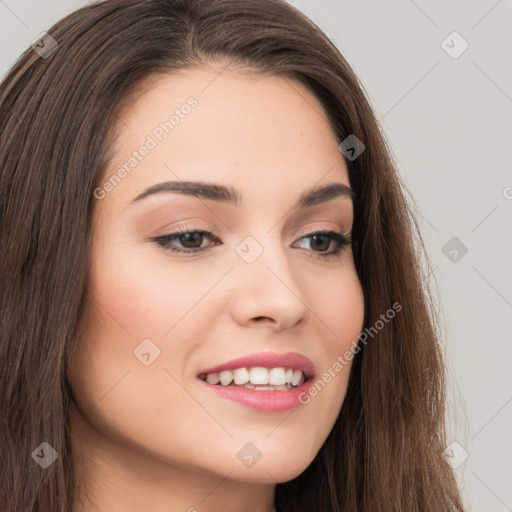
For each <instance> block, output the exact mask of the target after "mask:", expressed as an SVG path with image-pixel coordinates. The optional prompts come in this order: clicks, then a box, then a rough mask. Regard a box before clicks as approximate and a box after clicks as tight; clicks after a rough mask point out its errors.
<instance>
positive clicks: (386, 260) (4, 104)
mask: <svg viewBox="0 0 512 512" xmlns="http://www.w3.org/2000/svg"><path fill="white" fill-rule="evenodd" d="M49 35H50V36H51V38H53V39H54V40H55V41H56V44H57V46H56V47H55V48H53V50H52V51H49V54H45V55H44V56H41V55H40V53H41V52H37V51H35V50H33V49H28V50H27V51H26V52H25V53H24V54H23V55H22V56H21V57H20V59H19V60H18V61H17V62H16V63H15V65H14V66H13V67H12V69H11V70H10V72H9V73H8V75H7V77H6V78H5V79H4V81H3V82H2V84H1V90H0V169H1V175H0V223H1V233H0V238H1V255H0V262H1V263H0V269H1V270H0V281H1V294H0V297H1V302H0V315H1V329H2V330H1V340H0V363H1V372H0V393H1V401H0V427H1V428H0V432H1V436H2V442H1V445H0V460H1V461H2V470H1V471H0V475H1V476H0V479H1V480H0V509H1V510H2V511H3V512H20V511H39V512H50V511H51V512H56V511H57V512H67V511H69V510H70V509H71V504H72V503H73V497H74V494H73V493H74V492H75V491H74V487H73V477H72V470H71V468H72V466H71V453H70V444H69V434H70V433H69V427H68V423H67V408H68V404H69V403H70V400H72V394H71V389H70V387H69V384H68V381H67V363H68V361H69V358H70V356H71V355H72V353H73V350H74V347H75V346H76V342H77V341H76V340H77V338H78V336H77V334H78V331H79V326H80V319H81V318H82V314H83V312H84V303H85V296H86V293H87V272H88V265H89V258H90V249H91V247H90V238H91V216H92V212H93V208H94V204H95V199H94V196H93V191H94V188H95V187H96V186H97V185H98V183H99V180H100V178H101V174H102V171H103V170H104V168H105V163H106V162H107V156H108V141H110V140H112V133H113V131H114V129H115V126H116V123H117V122H118V118H117V115H116V111H117V109H118V108H119V107H120V105H122V104H126V102H127V101H129V98H130V94H131V93H132V92H133V91H134V90H135V88H136V86H137V84H140V83H141V81H142V80H143V79H145V78H149V77H151V76H152V75H155V74H159V73H172V72H173V71H177V70H183V69H190V68H193V67H194V66H198V65H201V64H203V63H206V62H209V61H215V62H221V63H222V62H225V63H226V64H227V63H233V64H236V65H238V66H239V67H240V68H242V67H244V68H247V69H251V70H254V71H255V72H261V73H271V74H276V75H280V76H283V77H286V78H287V79H290V81H291V82H290V83H293V82H292V80H298V81H300V82H301V83H303V84H305V85H306V86H307V87H308V88H309V90H311V91H312V93H313V94H314V95H315V96H316V97H317V98H318V99H319V100H320V101H321V103H322V105H323V106H324V108H325V112H326V114H327V116H328V118H329V120H330V122H331V123H332V126H333V129H334V130H335V132H336V135H337V136H338V138H339V141H340V142H341V141H343V140H345V138H346V137H347V136H349V135H355V136H356V137H357V138H358V139H359V140H361V141H362V142H363V143H364V145H365V149H364V151H363V152H362V153H361V154H360V156H359V157H358V158H356V159H352V158H347V159H346V163H347V167H348V171H349V181H350V185H351V187H352V189H353V190H354V192H355V194H356V202H355V210H354V226H353V253H354V259H355V264H356V269H357V273H358V275H359V278H360V281H361V284H362V287H363V291H364V296H365V320H364V326H365V329H366V328H370V327H371V326H373V325H374V324H375V323H376V322H377V321H379V319H380V318H381V315H382V314H383V313H384V312H386V311H387V310H389V309H390V307H391V305H392V304H395V303H398V304H400V305H401V307H402V310H401V311H400V313H399V314H397V315H396V316H395V317H394V318H393V320H392V321H390V322H389V323H388V324H387V325H386V326H385V328H383V329H380V330H378V332H375V333H372V339H371V340H369V341H367V342H365V343H361V342H360V344H359V346H358V349H359V350H358V352H357V354H356V355H355V356H354V361H353V365H352V368H351V374H350V380H349V385H348V391H347V395H346V398H345V401H344V403H343V406H342V409H341V412H340V414H339V417H338V418H337V420H336V423H335V425H334V427H333V429H332V431H331V432H330V434H329V436H328V438H327V440H326V441H325V443H324V445H323V446H322V448H321V449H320V451H319V453H318V454H317V456H316V457H315V459H314V460H313V462H312V463H311V464H310V466H309V467H308V468H307V469H306V470H305V471H304V472H303V473H302V474H300V475H299V476H297V477H296V478H295V479H293V480H291V481H288V482H284V483H279V484H277V486H276V495H275V503H276V507H277V510H278V511H279V512H299V511H306V512H309V511H313V510H315V511H320V512H328V511H336V512H342V511H343V512H348V511H351V512H352V511H358V512H370V511H371V512H376V511H385V512H392V511H401V512H420V511H421V512H430V511H432V512H434V511H435V512H441V511H448V510H457V511H462V510H463V504H462V500H461V497H460V494H459V490H458V488H457V484H456V481H455V479H454V476H453V473H452V470H451V469H450V467H449V466H448V465H447V463H446V462H445V461H444V459H443V458H442V452H443V450H444V448H445V445H446V441H445V417H444V415H445V394H444V393H445V391H444V390H445V367H444V364H443V358H442V350H441V346H440V343H439V332H438V324H437V319H436V318H435V308H434V307H432V303H433V302H432V297H431V292H430V291H429V287H428V283H427V282H424V277H425V276H424V270H423V269H422V266H421V261H422V258H424V252H425V250H424V246H423V242H422V240H421V235H420V234H419V230H418V227H417V225H416V222H415V220H414V215H413V213H412V209H411V207H410V206H409V203H408V202H407V201H406V198H405V190H406V189H405V187H404V185H403V184H402V183H401V181H400V178H399V176H398V174H397V172H396V166H395V164H394V162H393V158H392V156H391V152H390V150H389V148H388V147H387V145H386V142H385V139H384V137H383V135H382V134H381V132H380V129H379V126H378V123H377V121H376V119H375V116H374V113H373V112H372V109H371V107H370V105H369V102H368V100H367V98H366V94H365V92H364V89H363V87H362V85H361V84H360V83H359V81H358V79H357V77H356V75H355V74H354V72H353V71H352V69H351V68H350V67H349V65H348V64H347V62H346V61H345V59H344V58H343V57H342V56H341V55H340V53H339V51H338V50H337V49H336V47H335V46H334V45H333V43H332V42H331V41H329V39H328V38H327V37H326V36H325V35H324V34H323V33H322V32H321V31H320V30H319V29H318V28H317V27H316V26H315V25H314V24H313V23H312V22H311V21H310V20H308V19H307V18H306V17H305V16H304V15H303V14H302V13H301V12H299V11H298V10H296V9H295V8H293V7H292V6H290V5H288V4H287V3H286V2H285V1H284V0H146V1H141V0H108V1H105V2H100V3H96V4H91V5H89V6H87V7H84V8H82V9H80V10H78V11H76V12H74V13H72V14H71V15H69V16H67V17H66V18H64V19H62V20H61V21H59V22H58V23H56V24H55V25H54V26H53V27H52V28H51V29H49ZM46 45H47V46H48V41H46ZM376 331H377V330H376ZM42 442H47V443H49V444H50V445H51V446H52V447H53V448H54V449H55V451H56V452H57V454H58V458H57V459H56V461H55V462H54V463H53V464H52V465H51V466H50V467H48V468H47V469H43V468H41V467H40V466H39V465H38V464H35V463H34V461H33V460H32V457H31V454H32V453H33V452H34V450H35V449H36V448H37V447H38V446H40V444H41V443H42Z"/></svg>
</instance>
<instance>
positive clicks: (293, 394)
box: [198, 379, 310, 412]
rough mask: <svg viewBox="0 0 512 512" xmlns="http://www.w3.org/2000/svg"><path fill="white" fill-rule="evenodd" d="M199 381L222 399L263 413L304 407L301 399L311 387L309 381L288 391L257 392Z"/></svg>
mask: <svg viewBox="0 0 512 512" xmlns="http://www.w3.org/2000/svg"><path fill="white" fill-rule="evenodd" d="M198 380H199V381H200V382H201V383H202V384H203V385H205V386H208V389H211V390H212V391H213V392H214V393H216V394H217V395H218V396H220V397H221V398H226V399H227V400H231V401H233V402H238V403H240V404H242V405H245V406H246V407H250V408H251V409H256V410H257V411H261V412H283V411H288V410H290V409H294V408H295V407H299V406H301V405H304V404H303V403H302V402H301V401H300V400H299V397H305V396H307V389H308V388H309V385H310V381H309V379H308V380H307V381H305V382H304V383H303V384H301V385H300V386H297V387H296V388H292V389H289V390H288V391H257V390H254V389H248V388H239V387H235V386H219V385H214V384H208V383H207V382H205V381H204V380H201V379H198Z"/></svg>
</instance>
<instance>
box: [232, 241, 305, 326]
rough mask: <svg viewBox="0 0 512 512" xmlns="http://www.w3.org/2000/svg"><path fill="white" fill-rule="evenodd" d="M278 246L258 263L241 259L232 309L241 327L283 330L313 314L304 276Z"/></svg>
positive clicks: (234, 277)
mask: <svg viewBox="0 0 512 512" xmlns="http://www.w3.org/2000/svg"><path fill="white" fill-rule="evenodd" d="M271 243H272V244H273V245H272V247H270V244H271ZM278 245H279V244H278V243H273V242H269V243H267V244H266V247H265V248H264V250H263V252H262V254H261V255H260V256H259V257H258V258H257V259H256V261H254V262H252V263H248V262H247V261H245V260H243V259H242V258H240V260H238V261H237V263H236V268H235V269H234V272H232V275H231V283H232V288H231V290H230V292H231V293H232V298H231V300H230V309H231V315H232V317H233V319H234V320H235V321H236V322H237V323H238V324H239V325H242V326H245V327H250V326H262V327H270V328H272V329H273V330H275V331H281V330H283V329H287V328H290V327H294V326H296V325H298V324H299V323H301V322H302V323H304V322H305V321H306V319H307V318H308V316H309V315H310V314H311V308H310V307H309V305H308V304H307V302H306V299H305V296H304V293H303V291H302V289H301V287H300V284H301V283H300V281H301V279H300V275H299V274H298V273H297V272H293V269H291V268H290V264H289V261H288V259H287V257H286V254H285V250H284V248H283V247H282V246H279V247H278Z"/></svg>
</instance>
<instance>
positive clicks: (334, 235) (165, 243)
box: [150, 228, 352, 259]
mask: <svg viewBox="0 0 512 512" xmlns="http://www.w3.org/2000/svg"><path fill="white" fill-rule="evenodd" d="M193 233H198V234H200V235H201V236H206V237H207V238H209V239H210V240H212V241H213V242H215V245H221V244H219V243H218V242H220V239H219V238H218V237H217V236H216V235H215V234H214V233H212V232H210V231H202V230H194V229H188V228H180V229H177V230H176V231H174V232H172V233H169V234H167V235H164V236H159V237H155V238H151V239H150V240H151V241H153V242H155V243H157V244H158V245H159V246H160V247H163V249H164V250H166V251H171V252H174V253H184V254H192V253H198V252H203V251H204V250H205V249H206V248H205V247H202V248H197V249H180V248H178V247H172V246H170V245H169V244H170V242H171V241H173V240H176V239H179V238H181V237H182V236H185V235H188V234H193ZM316 235H324V236H330V237H331V240H333V241H334V242H335V243H336V244H337V245H338V246H337V248H336V249H335V250H333V251H331V252H321V251H320V252H318V251H313V252H315V253H317V254H318V255H319V256H320V257H321V258H323V259H331V258H337V257H339V256H340V255H341V251H342V249H343V247H344V246H349V245H352V238H351V236H350V234H348V235H344V234H342V233H338V232H337V231H315V232H314V233H308V234H307V235H304V236H302V237H301V238H299V240H302V239H304V238H312V237H313V236H316ZM304 250H308V249H304Z"/></svg>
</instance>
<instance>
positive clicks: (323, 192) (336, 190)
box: [132, 181, 356, 209]
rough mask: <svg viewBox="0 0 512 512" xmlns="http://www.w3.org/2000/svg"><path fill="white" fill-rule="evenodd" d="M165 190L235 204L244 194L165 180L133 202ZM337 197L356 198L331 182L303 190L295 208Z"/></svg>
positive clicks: (222, 188)
mask: <svg viewBox="0 0 512 512" xmlns="http://www.w3.org/2000/svg"><path fill="white" fill-rule="evenodd" d="M163 192H175V193H179V194H183V195H187V196H195V197H199V198H202V199H209V200H211V201H217V202H222V203H227V204H232V205H234V206H241V204H242V196H241V195H240V193H239V192H238V191H237V190H236V189H234V188H233V187H229V186H225V185H216V184H211V183H205V182H202V181H165V182H163V183H158V184H156V185H153V186H151V187H149V188H148V189H146V190H145V191H144V192H142V193H141V194H139V195H138V196H137V197H136V198H135V199H133V201H132V203H134V202H136V201H140V200H142V199H144V198H145V197H148V196H151V195H153V194H160V193H163ZM336 197H346V198H349V199H351V200H352V201H354V200H355V197H356V196H355V193H354V191H353V190H352V189H351V188H350V187H348V186H347V185H345V184H343V183H329V184H327V185H321V186H319V187H314V188H312V189H309V190H306V191H305V192H303V193H302V194H301V195H300V197H299V199H298V200H297V202H296V203H295V206H294V208H295V209H299V208H307V207H310V206H315V205H318V204H322V203H326V202H328V201H330V200H331V199H334V198H336Z"/></svg>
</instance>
